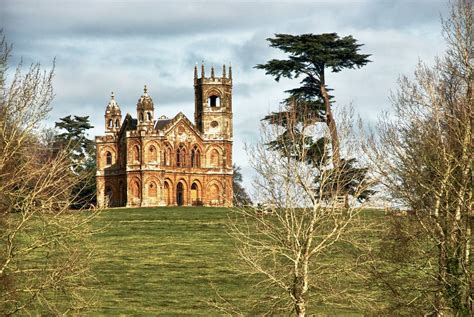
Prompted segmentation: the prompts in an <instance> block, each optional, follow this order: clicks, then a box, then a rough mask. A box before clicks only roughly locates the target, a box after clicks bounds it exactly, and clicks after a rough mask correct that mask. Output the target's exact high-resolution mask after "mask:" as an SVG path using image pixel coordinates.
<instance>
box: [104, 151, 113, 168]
mask: <svg viewBox="0 0 474 317" xmlns="http://www.w3.org/2000/svg"><path fill="white" fill-rule="evenodd" d="M105 165H112V153H110V152H109V151H107V152H106V153H105Z"/></svg>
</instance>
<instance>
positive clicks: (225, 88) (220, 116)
mask: <svg viewBox="0 0 474 317" xmlns="http://www.w3.org/2000/svg"><path fill="white" fill-rule="evenodd" d="M194 94H195V110H194V120H195V124H196V126H197V128H198V129H199V130H200V131H201V132H202V133H204V134H205V135H207V137H208V138H212V139H223V140H231V139H232V68H231V67H229V77H227V76H226V68H225V65H223V66H222V76H221V77H216V76H215V70H214V66H213V67H212V68H211V77H205V72H204V64H202V65H201V78H198V77H197V66H195V68H194Z"/></svg>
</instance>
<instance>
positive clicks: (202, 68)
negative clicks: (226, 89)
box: [201, 61, 204, 78]
mask: <svg viewBox="0 0 474 317" xmlns="http://www.w3.org/2000/svg"><path fill="white" fill-rule="evenodd" d="M201 78H204V61H202V62H201Z"/></svg>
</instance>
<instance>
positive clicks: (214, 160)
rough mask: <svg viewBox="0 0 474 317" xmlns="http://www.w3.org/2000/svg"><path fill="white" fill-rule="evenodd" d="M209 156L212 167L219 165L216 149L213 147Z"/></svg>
mask: <svg viewBox="0 0 474 317" xmlns="http://www.w3.org/2000/svg"><path fill="white" fill-rule="evenodd" d="M209 158H210V163H211V166H212V167H218V166H219V152H218V151H217V150H216V149H213V150H212V151H211V155H210V156H209Z"/></svg>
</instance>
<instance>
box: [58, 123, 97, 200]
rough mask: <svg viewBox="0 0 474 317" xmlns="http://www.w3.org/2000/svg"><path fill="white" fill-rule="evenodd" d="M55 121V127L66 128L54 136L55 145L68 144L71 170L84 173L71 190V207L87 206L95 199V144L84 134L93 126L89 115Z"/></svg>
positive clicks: (62, 145) (61, 146)
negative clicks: (70, 149) (80, 180)
mask: <svg viewBox="0 0 474 317" xmlns="http://www.w3.org/2000/svg"><path fill="white" fill-rule="evenodd" d="M59 120H60V121H59V122H56V128H59V129H61V130H66V132H63V133H61V134H58V135H57V136H56V140H55V141H56V147H57V148H63V147H64V146H69V147H70V148H72V151H71V157H70V159H71V162H72V169H73V172H74V173H76V174H82V175H85V176H86V177H84V178H83V179H84V181H82V182H80V183H78V184H77V185H76V186H75V188H74V189H73V192H72V193H71V195H72V197H73V203H72V207H73V208H82V207H87V206H89V205H90V204H94V203H95V201H96V197H95V195H96V185H95V171H96V163H95V144H94V142H93V141H92V140H89V139H88V138H87V136H86V133H87V130H89V129H92V128H93V126H92V125H91V124H90V122H89V116H84V117H81V116H74V118H72V116H71V115H69V116H66V117H64V118H60V119H59Z"/></svg>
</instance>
